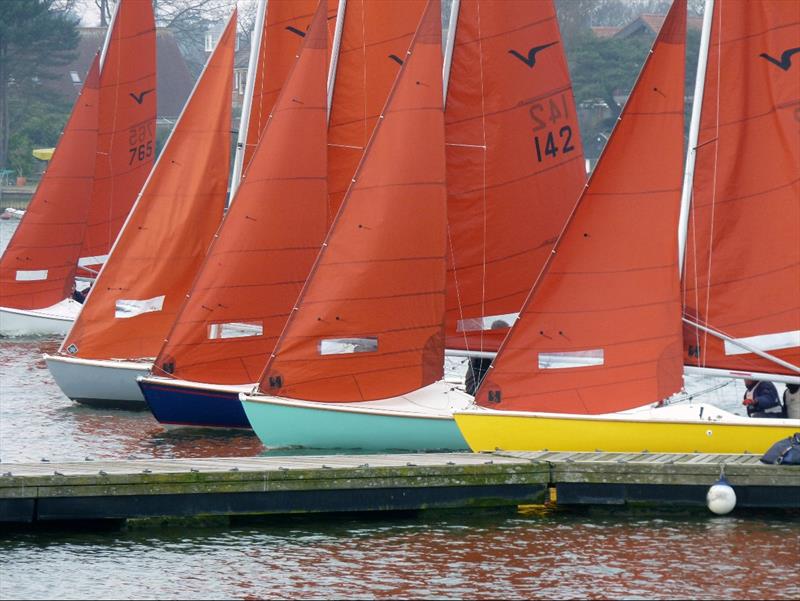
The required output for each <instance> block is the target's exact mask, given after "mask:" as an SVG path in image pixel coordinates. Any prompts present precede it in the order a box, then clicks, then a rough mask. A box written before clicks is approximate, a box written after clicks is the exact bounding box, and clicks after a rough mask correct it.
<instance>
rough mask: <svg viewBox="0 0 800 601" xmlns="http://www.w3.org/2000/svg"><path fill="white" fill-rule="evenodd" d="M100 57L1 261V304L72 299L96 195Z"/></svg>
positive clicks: (35, 305) (29, 305)
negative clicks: (90, 203)
mask: <svg viewBox="0 0 800 601" xmlns="http://www.w3.org/2000/svg"><path fill="white" fill-rule="evenodd" d="M98 65H99V56H97V57H95V59H94V61H93V62H92V65H91V67H90V68H89V73H88V74H87V76H86V81H85V83H84V84H83V89H82V90H81V93H80V95H79V96H78V99H77V100H76V101H75V106H74V107H73V109H72V114H71V115H70V118H69V120H68V121H67V125H66V127H65V128H64V133H63V134H62V135H61V138H60V139H59V141H58V146H57V147H56V151H55V153H54V154H53V158H52V160H51V161H50V164H49V165H48V168H47V171H46V172H45V174H44V177H43V178H42V181H41V182H40V183H39V187H38V188H37V189H36V193H35V194H34V196H33V198H32V199H31V202H30V204H29V205H28V210H27V211H25V216H24V217H23V218H22V221H20V223H19V225H18V226H17V229H16V231H15V232H14V236H13V237H12V238H11V241H10V242H9V244H8V247H7V248H6V250H5V252H4V253H3V258H2V260H0V305H1V306H4V307H12V308H16V309H42V308H45V307H50V306H52V305H54V304H56V303H57V302H59V301H61V300H63V299H65V298H68V297H69V296H70V293H71V292H72V285H73V283H74V281H75V269H76V266H77V264H78V258H79V256H80V250H81V245H82V243H83V235H84V231H85V229H86V216H87V215H88V212H89V201H90V200H91V197H92V182H93V178H94V161H95V144H96V142H97V112H98V85H99V83H98V71H99V69H98Z"/></svg>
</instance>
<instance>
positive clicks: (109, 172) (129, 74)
mask: <svg viewBox="0 0 800 601" xmlns="http://www.w3.org/2000/svg"><path fill="white" fill-rule="evenodd" d="M155 129H156V32H155V23H154V21H153V7H152V4H151V3H150V2H141V1H140V0H120V2H119V5H118V6H117V11H116V13H115V15H114V18H113V21H112V23H111V32H110V33H109V36H108V43H107V46H106V48H105V53H104V55H103V56H102V58H101V63H100V115H99V120H98V137H97V159H96V163H95V182H94V190H93V193H92V203H91V206H90V209H89V220H88V224H87V230H86V235H85V238H84V240H83V249H82V250H81V261H80V265H81V266H89V267H90V268H91V269H93V270H95V271H96V269H97V268H98V267H99V265H100V264H101V263H102V262H103V261H104V259H105V256H106V255H107V254H108V252H109V249H110V248H111V245H112V244H113V243H114V240H115V239H116V237H117V234H118V233H119V230H120V228H121V227H122V224H123V223H124V222H125V219H126V217H127V216H128V213H129V212H130V209H131V206H133V202H134V201H135V200H136V196H137V195H138V194H139V191H140V190H141V188H142V185H143V184H144V182H145V180H146V179H147V176H148V175H149V174H150V169H151V167H152V166H153V159H154V158H155V151H156V147H155V146H156V136H155V134H156V131H155Z"/></svg>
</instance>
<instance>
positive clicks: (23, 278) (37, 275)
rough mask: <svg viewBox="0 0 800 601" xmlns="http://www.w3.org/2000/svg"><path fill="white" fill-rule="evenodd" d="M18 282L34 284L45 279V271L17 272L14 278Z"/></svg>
mask: <svg viewBox="0 0 800 601" xmlns="http://www.w3.org/2000/svg"><path fill="white" fill-rule="evenodd" d="M15 278H16V280H17V281H18V282H36V281H39V280H46V279H47V270H46V269H35V270H28V271H26V270H19V271H17V274H16V276H15Z"/></svg>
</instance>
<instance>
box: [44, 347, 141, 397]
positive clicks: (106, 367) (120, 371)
mask: <svg viewBox="0 0 800 601" xmlns="http://www.w3.org/2000/svg"><path fill="white" fill-rule="evenodd" d="M44 359H45V362H46V363H47V368H48V369H49V370H50V373H51V374H52V375H53V378H54V379H55V381H56V384H58V386H59V388H61V390H62V391H63V392H64V394H65V395H66V396H68V397H69V398H70V399H72V400H73V401H76V402H78V403H83V404H85V405H92V406H96V407H116V408H124V409H138V410H145V409H147V405H146V403H145V401H144V397H143V396H142V391H141V390H140V389H139V385H138V384H137V383H136V379H137V378H139V377H142V376H145V375H148V374H149V373H150V368H151V367H152V366H153V363H152V361H120V360H113V359H109V360H96V359H79V358H76V357H64V356H60V355H45V356H44Z"/></svg>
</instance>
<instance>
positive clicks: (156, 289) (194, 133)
mask: <svg viewBox="0 0 800 601" xmlns="http://www.w3.org/2000/svg"><path fill="white" fill-rule="evenodd" d="M235 39H236V13H235V12H234V14H233V16H232V17H231V19H230V21H229V22H228V25H227V27H226V29H225V32H224V33H223V35H222V37H221V38H220V40H219V43H218V44H217V48H216V49H215V50H214V53H213V54H212V55H211V57H210V58H209V60H208V63H207V64H206V67H205V69H204V71H203V73H202V74H201V76H200V79H199V80H198V82H197V84H196V85H195V89H194V91H193V92H192V95H191V97H190V98H189V100H188V102H187V104H186V107H185V108H184V110H183V113H182V114H181V116H180V118H179V119H178V122H177V124H176V125H175V128H174V130H173V132H172V135H171V136H170V138H169V140H168V141H167V144H166V146H165V147H164V150H163V151H162V153H161V155H160V156H159V159H158V163H157V164H156V166H155V168H154V169H153V172H152V174H151V176H150V178H149V179H148V181H147V183H146V184H145V186H144V188H143V189H142V193H141V195H140V196H139V198H138V199H137V201H136V204H135V205H134V207H133V209H132V211H131V214H130V216H129V218H128V219H127V221H126V223H125V227H124V228H123V230H122V232H121V233H120V236H119V239H118V240H117V242H116V243H115V245H114V248H113V250H112V252H111V255H110V257H109V259H108V262H107V263H106V264H105V265H104V267H103V269H102V271H101V272H100V275H99V276H98V278H97V280H96V282H95V284H94V287H93V288H92V291H91V293H90V294H89V297H88V298H87V300H86V303H85V304H84V307H83V310H82V311H81V313H80V315H79V316H78V319H77V320H76V322H75V324H74V326H73V328H72V330H71V331H70V333H69V334H68V335H67V337H66V339H65V340H64V342H63V344H62V347H61V352H62V353H64V352H66V353H67V354H69V355H73V356H77V357H82V358H86V359H111V358H126V359H128V358H144V357H154V356H155V355H156V353H158V350H159V348H161V344H162V342H163V340H164V334H165V333H166V332H167V330H168V329H169V326H170V325H171V324H172V321H173V319H174V318H175V313H176V312H177V310H178V308H179V307H180V305H181V303H182V302H183V299H184V297H185V295H186V292H187V291H188V289H189V285H190V284H191V282H192V279H193V278H194V275H195V273H196V271H197V268H198V267H199V265H200V263H201V261H202V260H203V257H204V256H205V253H206V250H207V248H208V245H209V243H210V241H211V237H212V236H213V234H214V232H215V231H216V228H217V227H218V225H219V222H220V219H221V218H222V212H223V209H224V206H225V195H226V189H227V182H228V166H229V164H230V132H231V86H232V79H233V54H234V43H235Z"/></svg>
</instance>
